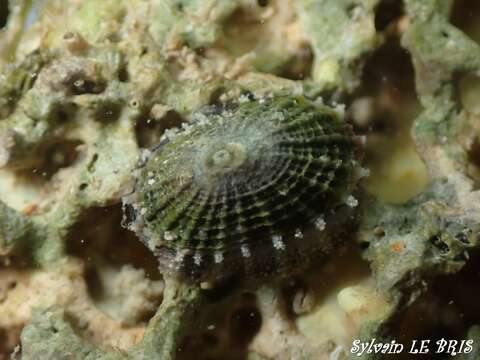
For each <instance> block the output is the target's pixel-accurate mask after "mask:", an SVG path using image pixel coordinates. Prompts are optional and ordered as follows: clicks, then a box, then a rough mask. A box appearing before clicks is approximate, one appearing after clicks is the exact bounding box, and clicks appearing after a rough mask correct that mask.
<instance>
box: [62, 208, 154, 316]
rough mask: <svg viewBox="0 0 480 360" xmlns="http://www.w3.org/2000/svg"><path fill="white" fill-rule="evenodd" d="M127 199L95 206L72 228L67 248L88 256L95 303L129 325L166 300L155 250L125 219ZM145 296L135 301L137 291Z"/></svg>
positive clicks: (90, 288)
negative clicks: (145, 242)
mask: <svg viewBox="0 0 480 360" xmlns="http://www.w3.org/2000/svg"><path fill="white" fill-rule="evenodd" d="M121 219H122V207H121V205H114V206H110V207H95V208H90V209H88V210H87V211H86V213H85V214H84V215H83V216H82V218H81V219H80V221H79V222H78V223H77V224H76V225H75V226H74V227H73V228H72V229H71V230H70V233H69V235H68V237H67V243H66V245H67V254H68V255H70V256H74V257H77V258H81V259H82V260H83V261H84V262H85V268H86V271H85V281H86V283H87V288H88V293H89V295H90V296H91V298H92V299H93V300H94V302H95V304H96V305H97V306H98V307H99V308H100V309H101V310H102V311H104V312H105V313H107V314H109V316H111V317H113V318H114V319H117V320H119V321H121V322H122V323H123V324H125V325H135V324H138V323H141V322H145V321H148V319H149V318H150V317H151V316H153V314H154V312H155V310H156V309H157V308H158V305H159V304H160V302H161V297H162V293H163V283H162V281H161V275H160V273H159V271H158V267H157V266H158V264H157V260H156V258H155V257H154V256H153V254H152V253H151V252H150V251H149V250H148V249H147V248H146V247H145V246H144V245H143V244H142V242H141V241H140V240H139V239H138V238H137V237H136V236H135V234H134V233H133V232H131V231H129V230H127V229H125V228H123V227H122V226H121V224H120V222H121ZM137 296H140V297H141V298H140V299H137V300H138V301H137V300H136V301H132V297H137Z"/></svg>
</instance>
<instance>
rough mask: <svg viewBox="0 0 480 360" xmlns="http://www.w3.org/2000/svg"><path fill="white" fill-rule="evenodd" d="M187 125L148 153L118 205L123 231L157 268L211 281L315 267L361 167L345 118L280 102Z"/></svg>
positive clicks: (218, 110) (230, 109)
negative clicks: (123, 211) (137, 240)
mask: <svg viewBox="0 0 480 360" xmlns="http://www.w3.org/2000/svg"><path fill="white" fill-rule="evenodd" d="M193 118H194V119H197V120H196V121H195V122H193V124H192V125H190V126H188V127H187V128H186V129H183V130H182V131H180V132H178V133H177V134H176V135H175V136H174V137H173V138H171V139H169V140H167V141H164V142H162V143H161V144H159V145H158V146H156V147H154V148H153V149H152V150H151V152H150V153H149V155H148V156H147V158H146V159H144V163H143V164H142V166H141V168H140V169H139V170H138V174H137V181H136V186H135V190H134V192H133V193H132V194H131V195H129V196H127V197H126V198H125V199H124V203H125V209H126V214H127V223H128V226H129V228H130V229H132V230H134V231H135V232H136V233H137V234H138V235H139V236H140V238H141V239H142V240H143V241H144V242H145V244H146V245H147V246H148V247H149V248H150V249H151V251H152V252H153V253H154V254H155V255H156V256H157V258H158V260H159V264H160V268H161V270H162V271H164V272H168V273H173V274H176V275H179V276H183V277H185V278H188V279H195V280H200V281H212V280H218V279H221V278H225V277H229V276H235V275H239V276H246V277H266V276H271V275H274V274H281V273H285V272H287V273H289V272H295V271H299V270H302V269H304V268H305V267H308V266H310V265H312V264H315V263H321V259H322V258H323V257H324V256H325V255H327V254H329V253H331V251H332V250H333V249H334V248H335V246H336V245H337V244H338V243H339V242H340V241H339V239H338V236H332V234H333V233H335V232H338V231H340V230H341V228H343V227H344V222H345V221H348V220H346V219H347V218H348V217H347V215H345V214H346V213H348V214H349V215H350V214H351V211H353V210H352V209H351V208H349V207H348V206H346V205H345V204H344V202H345V199H346V198H347V197H348V196H349V195H350V194H351V192H352V189H353V187H354V186H355V182H356V175H355V174H356V173H358V171H357V170H358V169H359V164H358V161H357V155H358V145H357V142H356V141H355V137H354V136H353V134H352V131H351V127H350V126H349V125H348V124H346V123H345V122H344V121H343V119H342V115H341V114H339V112H337V111H335V110H333V109H331V108H329V107H327V106H324V105H318V104H314V103H313V102H311V101H309V100H307V99H305V98H303V97H287V96H282V97H273V98H263V99H260V100H259V99H253V100H249V101H242V102H239V103H238V104H228V105H216V106H212V107H208V108H206V109H203V110H202V111H200V112H199V113H197V114H195V115H193ZM349 215H348V216H349ZM340 218H342V219H343V220H339V219H340ZM304 235H305V236H304Z"/></svg>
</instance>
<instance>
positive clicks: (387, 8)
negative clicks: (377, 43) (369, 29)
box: [375, 0, 404, 31]
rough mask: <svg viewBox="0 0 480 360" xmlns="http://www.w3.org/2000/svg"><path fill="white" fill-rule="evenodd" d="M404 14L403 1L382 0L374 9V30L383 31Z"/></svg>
mask: <svg viewBox="0 0 480 360" xmlns="http://www.w3.org/2000/svg"><path fill="white" fill-rule="evenodd" d="M403 14H404V9H403V1H400V0H383V1H382V2H380V4H378V5H377V8H376V11H375V30H377V31H384V30H385V29H387V27H388V26H389V25H390V24H392V23H393V22H394V21H395V20H396V19H398V18H400V17H401V16H402V15H403Z"/></svg>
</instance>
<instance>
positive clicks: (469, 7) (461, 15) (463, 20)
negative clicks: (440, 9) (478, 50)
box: [450, 0, 480, 43]
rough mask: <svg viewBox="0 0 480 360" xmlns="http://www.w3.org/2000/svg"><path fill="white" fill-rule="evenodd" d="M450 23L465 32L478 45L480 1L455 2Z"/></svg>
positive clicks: (462, 0) (464, 0) (479, 41)
mask: <svg viewBox="0 0 480 360" xmlns="http://www.w3.org/2000/svg"><path fill="white" fill-rule="evenodd" d="M450 22H451V24H452V25H454V26H456V27H457V28H459V29H460V30H462V31H463V32H465V33H466V34H467V35H468V36H469V37H470V38H471V39H473V40H474V41H476V42H477V43H480V1H478V0H455V2H454V3H453V6H452V11H451V16H450Z"/></svg>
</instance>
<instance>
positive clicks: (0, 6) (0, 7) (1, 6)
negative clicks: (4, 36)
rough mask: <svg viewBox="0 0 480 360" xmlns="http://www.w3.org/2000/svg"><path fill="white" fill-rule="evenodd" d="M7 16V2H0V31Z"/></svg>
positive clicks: (3, 0) (6, 0)
mask: <svg viewBox="0 0 480 360" xmlns="http://www.w3.org/2000/svg"><path fill="white" fill-rule="evenodd" d="M9 15H10V11H9V8H8V0H0V29H3V28H4V27H5V25H7V21H8V16H9Z"/></svg>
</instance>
